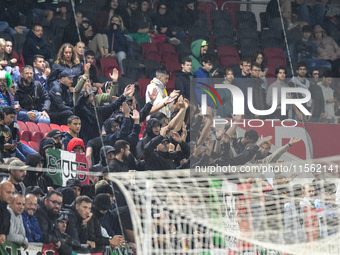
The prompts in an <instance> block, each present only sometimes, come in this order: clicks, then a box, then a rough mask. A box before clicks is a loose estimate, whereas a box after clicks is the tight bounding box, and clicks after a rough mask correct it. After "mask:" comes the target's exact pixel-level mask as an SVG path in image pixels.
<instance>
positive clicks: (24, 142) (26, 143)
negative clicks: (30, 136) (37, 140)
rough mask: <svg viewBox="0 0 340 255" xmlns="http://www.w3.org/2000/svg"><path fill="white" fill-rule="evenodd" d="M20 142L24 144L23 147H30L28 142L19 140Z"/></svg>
mask: <svg viewBox="0 0 340 255" xmlns="http://www.w3.org/2000/svg"><path fill="white" fill-rule="evenodd" d="M20 142H21V143H23V144H25V145H27V146H30V145H29V144H28V142H26V141H24V140H20Z"/></svg>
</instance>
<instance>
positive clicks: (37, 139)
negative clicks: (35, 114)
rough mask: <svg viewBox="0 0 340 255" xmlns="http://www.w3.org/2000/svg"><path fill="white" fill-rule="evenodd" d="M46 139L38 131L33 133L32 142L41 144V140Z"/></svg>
mask: <svg viewBox="0 0 340 255" xmlns="http://www.w3.org/2000/svg"><path fill="white" fill-rule="evenodd" d="M43 138H44V134H43V133H42V132H40V131H36V132H33V133H32V138H31V141H34V142H37V143H39V142H40V140H41V139H43Z"/></svg>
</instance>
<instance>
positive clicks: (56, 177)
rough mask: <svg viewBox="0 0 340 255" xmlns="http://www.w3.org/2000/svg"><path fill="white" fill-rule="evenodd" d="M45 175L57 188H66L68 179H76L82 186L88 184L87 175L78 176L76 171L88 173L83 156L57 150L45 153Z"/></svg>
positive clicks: (49, 150)
mask: <svg viewBox="0 0 340 255" xmlns="http://www.w3.org/2000/svg"><path fill="white" fill-rule="evenodd" d="M46 160H47V168H48V170H47V175H48V176H50V177H51V178H52V180H53V184H54V185H57V186H66V182H67V180H69V179H75V178H78V179H79V180H80V181H81V183H82V184H87V185H88V184H90V181H89V175H88V174H79V173H78V171H83V172H88V171H89V169H88V164H87V160H86V157H85V154H79V153H73V152H68V151H64V150H59V149H55V150H53V149H48V151H47V156H46Z"/></svg>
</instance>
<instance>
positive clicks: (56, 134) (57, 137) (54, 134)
mask: <svg viewBox="0 0 340 255" xmlns="http://www.w3.org/2000/svg"><path fill="white" fill-rule="evenodd" d="M47 137H51V138H52V139H53V140H54V142H55V147H56V148H57V149H61V150H64V148H65V146H64V144H63V143H62V139H64V137H65V135H64V134H63V133H62V132H61V131H60V130H59V129H53V130H51V131H50V132H48V135H47Z"/></svg>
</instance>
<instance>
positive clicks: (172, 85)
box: [166, 80, 175, 95]
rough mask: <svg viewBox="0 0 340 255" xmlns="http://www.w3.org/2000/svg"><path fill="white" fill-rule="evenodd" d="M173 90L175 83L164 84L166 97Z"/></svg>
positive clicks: (170, 81)
mask: <svg viewBox="0 0 340 255" xmlns="http://www.w3.org/2000/svg"><path fill="white" fill-rule="evenodd" d="M174 89H175V81H172V80H169V81H168V84H166V91H167V92H168V95H170V93H171V92H172V91H173V90H174Z"/></svg>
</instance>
